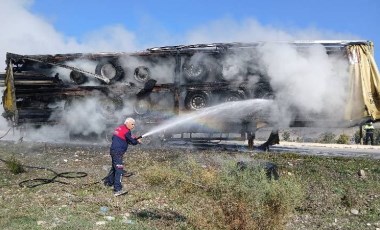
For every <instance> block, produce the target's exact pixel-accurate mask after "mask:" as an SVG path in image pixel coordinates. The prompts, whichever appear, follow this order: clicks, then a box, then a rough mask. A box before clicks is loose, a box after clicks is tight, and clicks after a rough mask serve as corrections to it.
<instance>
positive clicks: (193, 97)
mask: <svg viewBox="0 0 380 230" xmlns="http://www.w3.org/2000/svg"><path fill="white" fill-rule="evenodd" d="M209 105H210V96H209V95H208V93H206V92H204V91H194V92H189V93H188V94H187V95H186V98H185V107H186V109H188V110H199V109H203V108H205V107H207V106H209Z"/></svg>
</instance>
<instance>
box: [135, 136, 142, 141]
mask: <svg viewBox="0 0 380 230" xmlns="http://www.w3.org/2000/svg"><path fill="white" fill-rule="evenodd" d="M141 138H143V136H142V135H141V136H138V137H135V140H138V139H141Z"/></svg>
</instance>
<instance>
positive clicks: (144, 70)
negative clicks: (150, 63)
mask: <svg viewBox="0 0 380 230" xmlns="http://www.w3.org/2000/svg"><path fill="white" fill-rule="evenodd" d="M133 77H134V78H135V79H136V81H138V82H142V83H145V82H147V81H148V80H149V79H150V70H149V68H148V67H146V66H138V67H136V69H135V71H134V73H133Z"/></svg>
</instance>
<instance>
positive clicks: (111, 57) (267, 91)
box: [2, 41, 380, 145]
mask: <svg viewBox="0 0 380 230" xmlns="http://www.w3.org/2000/svg"><path fill="white" fill-rule="evenodd" d="M268 44H275V45H277V46H289V47H292V48H294V49H295V50H296V52H300V53H301V54H302V52H305V50H306V49H308V48H310V47H314V46H320V47H322V48H323V49H324V52H325V53H326V54H327V55H328V56H338V57H339V58H342V59H344V60H346V62H347V66H348V68H350V71H348V72H349V74H348V76H347V81H348V82H349V84H351V86H350V89H351V90H352V92H350V93H349V101H350V102H349V103H348V106H347V108H349V107H350V106H351V107H352V108H351V109H348V112H347V114H346V115H347V116H346V120H347V121H349V122H350V123H351V124H352V123H358V122H363V121H364V120H369V119H371V120H377V119H378V117H379V115H380V113H379V110H378V105H379V104H378V92H379V91H378V89H377V88H376V87H377V86H380V84H374V83H376V82H378V81H379V79H378V78H379V76H378V70H377V67H376V64H375V63H374V60H373V44H372V43H371V42H369V41H295V42H276V43H267V42H254V43H213V44H196V45H184V46H167V47H157V48H150V49H146V50H144V51H140V52H130V53H74V54H56V55H19V54H14V53H7V55H6V65H7V67H6V72H5V73H4V74H2V75H3V79H4V85H5V87H6V88H5V91H4V95H3V106H4V113H3V116H4V117H5V118H6V119H7V120H8V121H9V122H11V123H12V125H14V126H18V127H22V126H25V125H34V126H39V125H46V124H66V126H67V129H68V132H69V133H71V134H73V135H76V134H90V133H96V134H102V133H104V132H106V133H107V132H108V128H110V127H113V126H115V123H118V122H119V123H120V122H122V119H124V118H125V117H126V116H131V117H134V118H135V119H136V120H137V122H138V123H140V124H139V125H141V127H144V129H145V131H146V130H148V129H150V128H151V127H154V126H157V125H159V124H161V123H163V122H165V121H166V120H168V119H170V118H172V117H175V116H178V115H181V114H187V113H190V112H192V111H199V110H203V109H205V108H206V107H210V106H214V105H218V104H221V103H224V102H231V101H241V100H247V99H268V100H273V99H275V98H276V97H277V95H276V89H274V88H273V86H272V83H271V76H270V73H268V71H267V70H266V69H265V68H263V66H265V64H263V63H261V60H262V59H263V57H262V56H263V52H265V51H264V50H265V49H263V47H264V46H266V45H268ZM355 79H356V80H355ZM360 82H361V83H360ZM358 83H360V84H359V85H358ZM88 104H91V106H89V107H91V108H87V109H88V110H86V107H88ZM358 106H362V107H361V108H360V109H359V110H357V109H353V108H354V107H355V108H357V107H358ZM80 111H86V112H85V114H81V112H80ZM300 114H302V113H300ZM300 114H298V115H296V116H294V117H293V118H292V121H291V123H290V125H291V126H307V125H310V124H311V123H310V122H313V119H314V118H312V119H311V118H310V116H302V115H300ZM80 116H84V118H89V117H97V119H96V123H102V126H101V127H100V128H99V127H97V128H94V129H92V128H91V125H90V124H89V125H83V124H82V125H78V123H83V119H79V118H78V117H80ZM269 116H270V114H261V115H257V114H255V115H252V114H249V113H248V114H247V116H244V117H242V116H239V117H233V116H231V117H228V119H225V120H220V119H218V116H214V117H208V118H207V122H208V123H210V124H212V123H215V124H216V125H215V127H218V128H213V129H209V128H208V127H205V126H202V125H198V126H196V127H194V126H191V127H190V126H188V127H176V129H170V130H166V131H165V133H164V135H165V137H166V138H168V137H169V138H170V137H171V138H173V136H174V134H181V137H182V138H186V137H187V138H190V139H192V140H197V139H202V140H213V139H219V140H220V139H231V138H237V139H239V140H246V139H248V140H249V143H250V145H252V143H253V138H254V133H255V131H256V129H257V128H258V127H261V126H263V125H267V124H269V125H271V124H270V122H271V121H270V119H267V118H268V117H269ZM310 119H311V120H310ZM75 120H78V121H77V123H76V122H74V121H75ZM140 132H144V131H140ZM185 133H186V134H188V135H187V136H186V135H184V134H185ZM195 133H207V135H205V136H201V137H200V138H199V137H196V136H195V135H192V134H195ZM223 134H224V135H223ZM229 134H237V135H235V136H234V135H229Z"/></svg>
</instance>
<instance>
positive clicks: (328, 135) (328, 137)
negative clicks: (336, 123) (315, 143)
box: [319, 132, 335, 144]
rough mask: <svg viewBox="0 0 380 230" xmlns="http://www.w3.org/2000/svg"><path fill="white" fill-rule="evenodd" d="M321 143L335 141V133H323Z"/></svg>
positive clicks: (320, 138)
mask: <svg viewBox="0 0 380 230" xmlns="http://www.w3.org/2000/svg"><path fill="white" fill-rule="evenodd" d="M319 142H320V143H326V144H329V143H335V134H333V133H331V132H326V133H322V134H321V135H320V137H319Z"/></svg>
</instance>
